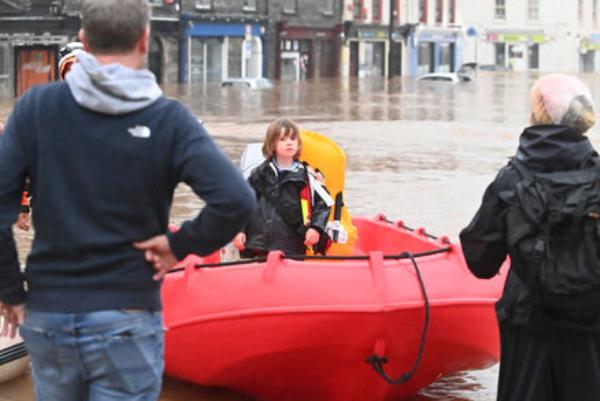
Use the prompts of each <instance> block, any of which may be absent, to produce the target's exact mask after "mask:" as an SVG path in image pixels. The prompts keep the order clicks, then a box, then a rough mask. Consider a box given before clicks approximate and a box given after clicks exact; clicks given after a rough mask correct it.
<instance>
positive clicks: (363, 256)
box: [162, 216, 505, 401]
mask: <svg viewBox="0 0 600 401" xmlns="http://www.w3.org/2000/svg"><path fill="white" fill-rule="evenodd" d="M353 223H354V225H355V226H356V227H357V229H358V236H357V238H358V239H357V241H356V244H355V246H354V255H352V256H350V257H339V260H336V259H335V257H334V258H330V259H325V260H322V259H311V258H310V257H309V258H307V259H305V260H293V259H289V258H285V257H283V255H282V254H281V253H279V252H272V253H270V254H269V255H268V257H267V258H266V260H264V261H242V262H237V263H239V264H235V263H236V262H233V264H229V265H227V264H225V265H222V264H216V263H215V264H206V263H207V262H211V259H210V258H209V259H202V258H198V257H188V259H186V260H185V261H184V263H183V264H182V265H180V266H179V268H178V269H176V270H175V271H174V272H172V273H170V274H168V275H167V276H166V278H165V281H164V285H163V289H162V296H163V301H164V316H165V325H166V327H167V332H166V373H167V374H168V375H170V376H173V377H177V378H180V379H183V380H187V381H191V382H194V383H198V384H200V385H204V386H220V387H227V388H229V389H232V390H234V391H236V392H239V393H241V394H244V395H246V396H248V397H250V398H252V399H255V400H257V401H337V400H339V401H351V400H356V401H380V400H386V401H387V400H401V399H403V398H406V397H409V396H411V395H413V394H415V393H416V392H417V391H418V390H419V389H422V388H424V387H426V386H427V385H428V384H430V383H431V382H433V381H434V380H435V379H437V378H438V377H440V376H442V375H446V374H449V373H452V372H456V371H460V370H465V369H478V368H485V367H488V366H490V365H491V364H494V363H496V362H497V361H498V356H499V337H498V328H497V323H496V317H495V312H494V303H495V302H496V300H497V299H498V297H499V296H500V294H501V291H502V286H503V283H504V278H505V277H504V276H505V275H504V274H503V275H501V276H498V277H497V278H495V279H492V280H478V279H476V278H475V277H473V276H472V275H471V274H470V273H469V271H468V270H467V268H466V266H465V262H464V259H463V256H462V252H461V249H460V247H458V246H456V245H453V244H450V243H449V242H448V241H447V239H445V238H442V239H435V238H433V237H431V236H429V235H428V234H427V233H425V231H424V230H422V229H418V230H410V229H407V228H405V227H404V225H403V224H402V223H395V224H392V223H389V222H387V221H386V220H385V218H383V217H382V216H379V217H376V218H375V219H366V218H355V219H353ZM217 259H218V257H217ZM212 261H214V259H212ZM203 263H204V265H202V264H203ZM503 271H504V270H503ZM391 382H403V384H392V383H391Z"/></svg>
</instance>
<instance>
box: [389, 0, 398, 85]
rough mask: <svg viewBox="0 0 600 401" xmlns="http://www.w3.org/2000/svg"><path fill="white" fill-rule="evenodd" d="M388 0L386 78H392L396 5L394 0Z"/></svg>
mask: <svg viewBox="0 0 600 401" xmlns="http://www.w3.org/2000/svg"><path fill="white" fill-rule="evenodd" d="M389 1H390V22H389V25H388V41H389V45H388V46H389V49H388V78H392V77H393V75H392V71H393V67H394V61H393V59H394V57H393V56H394V53H395V52H394V50H393V48H394V46H393V43H394V42H393V36H394V35H393V33H394V20H395V18H394V11H395V9H396V7H395V5H396V0H389Z"/></svg>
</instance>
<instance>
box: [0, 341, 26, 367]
mask: <svg viewBox="0 0 600 401" xmlns="http://www.w3.org/2000/svg"><path fill="white" fill-rule="evenodd" d="M24 356H27V349H26V348H25V343H23V342H21V343H18V344H15V345H12V346H10V347H8V348H5V349H3V350H2V351H0V365H4V364H5V363H9V362H12V361H15V360H17V359H19V358H23V357H24Z"/></svg>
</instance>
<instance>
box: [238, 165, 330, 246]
mask: <svg viewBox="0 0 600 401" xmlns="http://www.w3.org/2000/svg"><path fill="white" fill-rule="evenodd" d="M248 182H249V183H250V185H251V186H252V188H254V190H255V191H256V196H257V199H258V201H257V206H256V209H255V210H254V214H253V215H252V217H251V218H250V222H249V223H248V224H247V226H246V229H245V233H246V249H247V250H249V251H259V252H266V251H271V250H281V251H283V252H284V253H286V254H303V253H304V252H305V251H306V247H305V246H304V233H305V232H306V231H305V230H304V232H298V231H299V230H295V229H293V228H292V227H290V226H289V225H288V224H286V222H285V221H286V220H287V221H290V220H291V221H296V222H298V225H301V222H302V208H301V205H300V191H301V190H302V188H304V187H305V186H306V185H307V174H306V171H305V167H304V166H301V167H299V168H298V169H295V170H284V171H278V170H277V167H275V165H274V164H273V163H272V162H271V161H270V160H266V161H265V162H263V163H262V164H261V165H260V166H258V167H257V168H256V169H255V170H254V171H253V172H252V174H251V175H250V177H249V178H248ZM263 194H270V196H271V197H273V198H276V199H277V200H278V202H279V205H280V206H279V210H283V211H284V212H285V213H286V214H288V216H287V218H286V219H285V220H284V218H282V217H281V216H280V215H279V213H278V212H277V210H276V209H275V207H274V206H273V205H272V203H271V202H270V201H269V200H268V199H267V198H266V197H265V196H263ZM313 196H314V199H313V202H312V214H311V217H310V222H309V224H308V225H307V227H306V229H307V228H314V229H316V230H317V231H318V232H319V234H320V235H321V236H323V235H326V234H325V227H326V226H327V221H328V220H329V213H330V208H329V207H328V206H327V204H326V203H325V201H324V200H323V199H322V198H321V197H320V196H319V195H318V194H317V193H316V192H314V193H313Z"/></svg>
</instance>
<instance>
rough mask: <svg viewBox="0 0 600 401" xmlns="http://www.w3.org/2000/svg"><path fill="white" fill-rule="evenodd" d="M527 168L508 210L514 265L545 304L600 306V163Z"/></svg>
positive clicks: (579, 308)
mask: <svg viewBox="0 0 600 401" xmlns="http://www.w3.org/2000/svg"><path fill="white" fill-rule="evenodd" d="M510 164H511V165H513V166H514V167H515V168H516V169H517V171H518V172H519V173H520V174H521V177H522V180H521V182H519V183H518V185H517V187H516V191H515V193H514V196H513V197H512V202H511V205H510V206H509V208H508V213H507V220H506V221H507V237H508V246H509V249H508V250H509V254H510V257H511V259H512V260H511V265H512V267H511V268H512V269H513V271H514V272H515V273H516V274H517V276H518V277H519V278H520V279H521V280H522V281H523V282H525V284H526V285H527V286H528V287H529V288H530V289H531V290H532V294H533V296H534V299H535V300H537V301H538V302H539V303H540V304H541V305H542V306H543V307H546V308H550V309H553V310H557V311H559V312H561V311H562V312H567V314H569V313H571V314H574V313H576V312H584V311H590V310H600V309H599V308H600V165H599V163H597V162H595V163H594V164H593V165H592V166H590V167H586V168H582V169H579V170H569V171H556V172H549V173H540V172H537V173H535V172H530V171H528V170H527V168H526V167H525V166H524V165H523V164H522V163H520V162H519V161H518V160H516V159H512V160H511V161H510Z"/></svg>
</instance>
